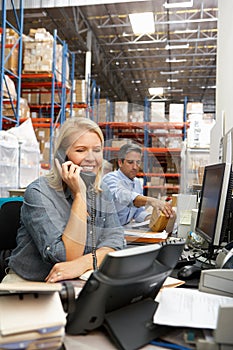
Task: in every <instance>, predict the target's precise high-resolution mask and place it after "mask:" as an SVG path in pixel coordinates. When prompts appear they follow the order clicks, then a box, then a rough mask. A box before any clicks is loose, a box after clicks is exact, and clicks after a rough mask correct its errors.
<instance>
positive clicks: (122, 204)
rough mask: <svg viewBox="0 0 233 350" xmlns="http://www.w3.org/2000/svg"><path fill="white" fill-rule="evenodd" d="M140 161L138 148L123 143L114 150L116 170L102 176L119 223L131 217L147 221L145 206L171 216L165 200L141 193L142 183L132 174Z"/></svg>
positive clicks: (135, 172)
mask: <svg viewBox="0 0 233 350" xmlns="http://www.w3.org/2000/svg"><path fill="white" fill-rule="evenodd" d="M141 163H142V150H141V148H140V147H139V146H138V145H136V144H134V143H128V144H125V145H123V146H122V147H121V148H120V150H119V153H118V166H119V168H118V170H115V171H111V172H109V173H108V174H106V175H105V176H104V177H103V181H104V182H105V183H106V184H107V185H108V187H109V189H110V191H111V192H112V194H113V199H114V201H115V206H116V209H117V212H118V216H119V219H120V223H121V225H126V224H128V223H130V222H131V221H132V220H135V221H136V222H143V221H145V220H148V219H149V218H150V216H151V214H150V213H149V212H148V211H147V210H146V208H145V207H146V206H152V207H153V208H156V209H157V210H158V211H159V210H160V211H162V212H163V213H164V214H165V215H166V217H173V214H174V213H173V210H172V207H171V205H170V204H169V203H167V202H164V201H161V200H159V199H157V198H153V197H148V196H144V195H143V187H142V184H141V182H140V180H139V179H138V178H137V177H136V176H137V173H138V172H139V169H140V166H141Z"/></svg>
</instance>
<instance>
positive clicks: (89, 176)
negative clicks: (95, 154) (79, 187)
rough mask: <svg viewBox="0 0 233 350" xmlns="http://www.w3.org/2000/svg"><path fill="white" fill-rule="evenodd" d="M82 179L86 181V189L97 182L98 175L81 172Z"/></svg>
mask: <svg viewBox="0 0 233 350" xmlns="http://www.w3.org/2000/svg"><path fill="white" fill-rule="evenodd" d="M80 177H81V178H82V180H83V181H84V183H85V185H86V188H87V189H88V187H89V186H90V185H91V184H93V183H94V182H95V178H96V174H94V173H91V172H84V171H80Z"/></svg>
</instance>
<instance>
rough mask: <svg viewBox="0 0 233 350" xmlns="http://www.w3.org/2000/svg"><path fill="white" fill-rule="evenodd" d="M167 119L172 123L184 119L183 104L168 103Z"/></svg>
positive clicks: (180, 121)
mask: <svg viewBox="0 0 233 350" xmlns="http://www.w3.org/2000/svg"><path fill="white" fill-rule="evenodd" d="M169 121H170V122H174V123H183V121H184V105H183V104H181V103H170V105H169Z"/></svg>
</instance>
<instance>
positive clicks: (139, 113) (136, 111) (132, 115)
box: [128, 103, 144, 123]
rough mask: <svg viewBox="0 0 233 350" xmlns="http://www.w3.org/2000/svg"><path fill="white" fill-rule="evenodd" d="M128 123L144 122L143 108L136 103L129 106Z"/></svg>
mask: <svg viewBox="0 0 233 350" xmlns="http://www.w3.org/2000/svg"><path fill="white" fill-rule="evenodd" d="M129 109H130V110H129V111H128V121H129V122H132V123H143V121H144V108H143V106H141V105H137V104H136V103H131V104H130V105H129Z"/></svg>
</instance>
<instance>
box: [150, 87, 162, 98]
mask: <svg viewBox="0 0 233 350" xmlns="http://www.w3.org/2000/svg"><path fill="white" fill-rule="evenodd" d="M148 91H149V94H150V95H153V96H162V95H163V88H162V87H158V88H149V89H148Z"/></svg>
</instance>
